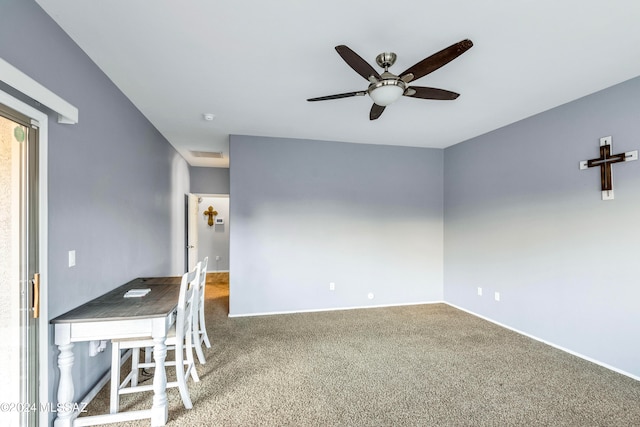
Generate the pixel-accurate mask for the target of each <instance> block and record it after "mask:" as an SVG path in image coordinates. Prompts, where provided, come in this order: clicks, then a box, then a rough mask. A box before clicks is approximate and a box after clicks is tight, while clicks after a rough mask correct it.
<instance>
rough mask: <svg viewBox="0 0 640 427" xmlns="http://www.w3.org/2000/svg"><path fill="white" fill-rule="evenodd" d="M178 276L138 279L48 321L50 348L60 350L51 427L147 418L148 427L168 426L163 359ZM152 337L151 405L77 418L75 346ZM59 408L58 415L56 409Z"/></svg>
mask: <svg viewBox="0 0 640 427" xmlns="http://www.w3.org/2000/svg"><path fill="white" fill-rule="evenodd" d="M139 288H142V289H144V288H149V289H151V292H149V293H148V294H147V295H145V296H144V297H141V298H124V297H123V295H124V294H125V293H126V292H127V291H128V290H129V289H139ZM179 291H180V277H156V278H139V279H135V280H132V281H131V282H129V283H127V284H125V285H122V286H120V287H119V288H116V289H114V290H113V291H111V292H108V293H106V294H104V295H102V296H100V297H98V298H96V299H94V300H92V301H89V302H88V303H86V304H83V305H81V306H79V307H77V308H75V309H73V310H71V311H69V312H67V313H65V314H63V315H61V316H58V317H56V318H55V319H53V320H51V323H52V324H53V325H54V327H55V343H56V345H57V346H58V349H59V350H60V355H59V356H58V367H59V368H60V382H59V384H58V409H59V411H58V414H57V415H58V416H57V418H56V419H55V422H54V425H55V427H72V426H85V425H96V424H103V423H110V422H117V421H128V420H136V419H142V418H150V419H151V425H152V426H163V425H165V424H166V423H167V418H168V407H167V393H166V385H167V375H166V371H165V364H164V363H165V358H166V356H167V346H166V344H165V340H166V337H167V331H168V330H169V328H170V326H171V324H172V323H173V322H174V320H175V315H174V312H175V309H176V306H177V304H178V294H179ZM149 336H151V337H152V338H153V341H154V343H155V346H154V349H153V357H154V360H155V363H156V369H155V372H154V376H153V405H152V407H151V408H150V409H147V410H141V411H128V412H119V413H116V414H104V415H94V416H87V417H77V415H78V414H77V409H79V408H78V407H79V402H74V400H73V399H74V387H73V377H72V374H71V372H72V367H73V360H74V355H73V346H74V344H73V343H75V342H80V341H96V340H111V339H114V338H140V337H149ZM60 409H61V410H60Z"/></svg>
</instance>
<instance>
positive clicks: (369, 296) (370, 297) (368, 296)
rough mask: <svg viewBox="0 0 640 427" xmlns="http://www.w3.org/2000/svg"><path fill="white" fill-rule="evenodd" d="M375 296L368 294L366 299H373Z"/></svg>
mask: <svg viewBox="0 0 640 427" xmlns="http://www.w3.org/2000/svg"><path fill="white" fill-rule="evenodd" d="M374 296H375V295H373V292H369V294H368V295H367V298H369V299H373V298H374Z"/></svg>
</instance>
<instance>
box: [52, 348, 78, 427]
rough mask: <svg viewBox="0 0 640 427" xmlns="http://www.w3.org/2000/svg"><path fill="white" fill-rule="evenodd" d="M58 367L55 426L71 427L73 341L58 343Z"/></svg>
mask: <svg viewBox="0 0 640 427" xmlns="http://www.w3.org/2000/svg"><path fill="white" fill-rule="evenodd" d="M58 349H59V350H60V355H58V367H59V368H60V383H59V385H58V405H59V407H60V408H61V409H62V410H61V411H58V416H57V418H56V420H55V423H54V426H55V427H71V426H72V425H73V394H74V389H73V377H72V375H71V368H72V367H73V343H71V342H66V343H59V344H58Z"/></svg>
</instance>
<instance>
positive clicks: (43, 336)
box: [0, 90, 50, 427]
mask: <svg viewBox="0 0 640 427" xmlns="http://www.w3.org/2000/svg"><path fill="white" fill-rule="evenodd" d="M0 103H2V104H4V105H6V106H7V107H9V108H12V109H13V110H15V111H17V112H19V113H21V114H24V115H25V116H28V117H30V118H32V119H34V120H36V121H37V122H38V128H39V129H38V133H39V154H38V155H39V161H38V163H39V164H38V190H39V193H40V194H39V196H38V204H39V206H38V209H39V212H38V216H39V218H38V227H39V230H38V231H39V243H38V246H39V249H38V258H39V264H40V265H39V268H38V270H39V272H40V317H39V320H38V339H39V342H38V347H39V350H38V371H39V375H38V376H39V381H40V384H39V386H38V398H39V400H40V403H43V404H46V403H48V402H49V401H50V398H49V313H48V306H49V293H48V288H49V280H48V279H49V275H48V265H47V261H48V258H47V252H48V251H47V248H48V220H47V218H48V206H47V200H48V199H47V188H48V187H47V182H48V174H47V165H48V121H49V118H48V117H47V115H46V114H44V113H43V112H41V111H39V110H36V109H35V108H33V107H31V106H30V105H27V104H25V103H24V102H22V101H20V100H18V99H16V98H14V97H12V96H11V95H9V94H7V93H5V92H3V91H1V90H0ZM39 424H40V426H41V427H45V426H48V425H49V414H48V413H46V412H41V413H40V421H39Z"/></svg>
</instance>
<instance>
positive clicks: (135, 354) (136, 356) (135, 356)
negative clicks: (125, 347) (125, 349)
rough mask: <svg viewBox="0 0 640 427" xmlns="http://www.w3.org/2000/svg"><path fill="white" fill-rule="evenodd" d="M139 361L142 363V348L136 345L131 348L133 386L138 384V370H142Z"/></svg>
mask: <svg viewBox="0 0 640 427" xmlns="http://www.w3.org/2000/svg"><path fill="white" fill-rule="evenodd" d="M138 363H140V348H138V347H135V348H133V349H131V387H135V386H137V385H138V372H139V371H140V368H139V367H138Z"/></svg>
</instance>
